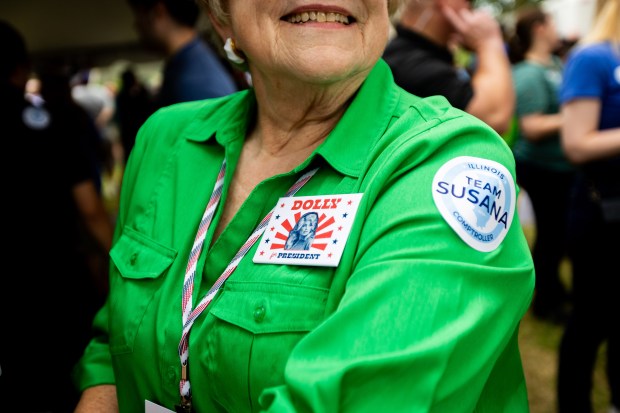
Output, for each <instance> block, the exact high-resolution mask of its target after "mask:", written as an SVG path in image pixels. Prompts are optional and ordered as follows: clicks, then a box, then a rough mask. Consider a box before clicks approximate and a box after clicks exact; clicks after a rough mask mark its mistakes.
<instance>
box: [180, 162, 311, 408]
mask: <svg viewBox="0 0 620 413" xmlns="http://www.w3.org/2000/svg"><path fill="white" fill-rule="evenodd" d="M317 170H318V168H316V169H313V170H311V171H309V172H307V173H305V174H304V175H302V176H301V177H300V178H299V179H298V180H297V182H295V183H294V184H293V186H291V188H290V189H289V190H288V192H287V193H286V196H287V197H289V196H293V195H294V194H295V193H296V192H297V191H299V189H301V187H302V186H304V185H305V184H306V182H308V181H309V180H310V178H312V176H313V175H314V174H315V173H316V171H317ZM225 172H226V159H224V161H223V162H222V167H221V168H220V173H219V174H218V176H217V180H216V182H215V187H214V188H213V193H212V194H211V198H210V199H209V202H208V203H207V207H206V208H205V212H204V214H203V216H202V220H201V221H200V225H199V226H198V231H197V232H196V237H195V239H194V245H192V250H191V252H190V254H189V259H188V262H187V268H186V269H185V281H184V283H183V298H182V310H183V334H182V336H181V342H180V343H179V357H180V358H181V382H180V385H179V387H180V392H181V406H178V407H180V408H181V410H180V411H191V402H190V400H191V391H190V384H189V377H188V374H187V373H188V372H187V366H188V361H189V351H188V350H189V331H190V329H191V328H192V325H193V324H194V321H195V320H196V318H197V317H198V316H199V315H200V314H201V313H202V312H203V311H204V310H205V309H206V308H207V306H208V305H209V304H210V303H211V300H213V297H215V294H217V292H218V291H219V289H220V288H221V287H222V285H223V284H224V282H225V281H226V280H227V279H228V277H230V275H231V274H232V273H233V272H234V271H235V270H236V269H237V266H238V265H239V262H240V261H241V260H242V259H243V257H244V256H245V254H246V253H247V252H248V251H249V250H250V248H252V245H254V243H255V242H256V241H257V240H258V239H259V238H260V237H261V235H262V234H263V232H264V231H265V227H266V226H267V223H269V219H270V218H271V215H272V214H273V211H274V209H275V207H274V209H272V210H271V211H269V213H268V214H267V215H266V216H265V218H263V220H262V221H261V222H260V224H258V226H257V227H256V229H255V230H254V232H252V234H251V235H250V237H249V238H248V240H247V241H246V242H245V243H244V244H243V245H242V246H241V248H240V249H239V251H238V252H237V254H235V256H234V257H233V259H232V260H231V261H230V263H229V264H228V266H227V267H226V269H225V270H224V272H223V273H222V275H220V277H219V278H218V279H217V281H215V283H214V284H213V286H212V287H211V288H210V289H209V291H208V292H207V293H206V294H205V296H204V297H203V298H202V300H200V302H199V303H198V305H196V307H195V308H193V309H192V293H193V291H194V277H195V275H196V264H197V262H198V258H199V257H200V253H201V251H202V247H203V245H204V240H205V236H206V234H207V231H208V230H209V226H210V225H211V219H212V218H213V215H214V214H215V210H216V209H217V206H218V204H219V202H220V198H221V196H222V187H223V185H224V175H225ZM183 409H185V410H183Z"/></svg>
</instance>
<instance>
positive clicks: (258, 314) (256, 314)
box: [254, 305, 266, 323]
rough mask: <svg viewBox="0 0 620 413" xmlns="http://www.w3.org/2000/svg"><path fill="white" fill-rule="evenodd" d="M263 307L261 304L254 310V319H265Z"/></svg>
mask: <svg viewBox="0 0 620 413" xmlns="http://www.w3.org/2000/svg"><path fill="white" fill-rule="evenodd" d="M265 313H266V311H265V307H263V306H262V305H261V306H260V307H256V309H255V310H254V321H256V322H257V323H261V322H262V321H263V320H264V319H265Z"/></svg>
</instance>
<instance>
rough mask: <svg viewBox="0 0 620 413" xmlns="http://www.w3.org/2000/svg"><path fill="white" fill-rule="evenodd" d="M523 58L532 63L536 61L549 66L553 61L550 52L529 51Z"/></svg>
mask: <svg viewBox="0 0 620 413" xmlns="http://www.w3.org/2000/svg"><path fill="white" fill-rule="evenodd" d="M525 60H527V61H528V62H532V63H537V64H539V65H542V66H549V65H551V63H552V62H553V59H552V57H551V53H549V52H536V51H530V52H527V53H526V54H525Z"/></svg>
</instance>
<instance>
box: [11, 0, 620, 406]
mask: <svg viewBox="0 0 620 413" xmlns="http://www.w3.org/2000/svg"><path fill="white" fill-rule="evenodd" d="M128 2H129V4H130V6H131V9H132V11H133V13H134V19H135V27H136V29H137V31H138V33H139V35H140V38H141V40H142V41H143V44H144V46H145V47H148V48H150V49H151V50H154V51H157V52H159V53H161V58H162V61H163V62H164V66H163V71H162V82H161V84H159V85H158V86H157V87H156V88H153V87H151V86H150V85H148V84H147V83H146V82H145V80H144V79H143V78H141V77H140V72H139V70H138V69H137V68H136V66H135V65H133V64H129V65H127V66H126V67H125V68H124V70H123V71H122V73H120V74H119V76H118V79H116V81H114V82H108V83H101V82H98V80H97V79H96V78H95V77H94V76H93V73H95V72H96V69H97V68H84V67H80V68H76V67H71V66H70V65H67V64H46V65H40V66H37V67H34V66H33V65H32V64H31V63H32V62H31V60H30V58H29V55H28V50H27V45H26V44H25V42H24V39H23V37H21V35H20V34H19V32H17V31H15V30H14V28H12V26H11V25H10V24H8V23H6V22H0V23H1V25H0V30H1V32H0V38H1V42H2V44H3V45H9V46H7V48H4V49H3V55H4V56H3V58H2V63H1V73H0V74H1V76H2V77H1V79H0V81H1V82H2V94H1V95H0V100H1V101H0V103H1V105H2V106H1V111H0V116H2V123H3V125H9V126H8V133H9V134H10V135H7V139H6V141H8V143H7V148H8V149H10V150H9V151H8V152H5V153H6V154H9V156H10V157H11V158H14V159H12V161H13V162H12V163H11V166H10V168H9V169H8V170H7V171H5V172H6V174H8V175H4V176H12V177H15V179H14V180H13V184H14V186H15V188H13V186H11V188H9V189H10V191H11V192H9V193H11V202H10V203H11V204H13V205H12V206H11V218H10V219H9V220H11V221H13V222H11V223H9V225H8V226H7V227H8V228H9V234H8V235H9V236H8V237H7V239H8V240H10V242H11V243H14V244H15V245H17V246H18V248H16V250H17V251H18V252H17V253H15V254H13V253H12V254H13V256H12V257H11V258H13V257H16V258H17V259H18V261H17V262H16V265H17V271H21V267H22V266H27V267H31V266H36V268H35V271H34V273H36V274H38V275H36V276H32V277H36V279H32V280H30V279H26V280H24V279H18V278H12V277H3V281H2V284H1V287H0V294H1V297H0V301H1V303H0V304H1V307H0V322H1V326H0V328H1V329H0V331H1V332H2V339H1V340H0V343H1V344H0V366H1V368H2V373H3V374H2V376H0V410H2V411H5V410H4V409H2V407H3V406H4V403H5V400H9V399H16V400H17V401H20V402H21V400H23V399H24V398H26V399H27V396H28V395H27V393H28V392H25V394H24V393H23V387H24V386H26V385H25V384H24V383H30V382H32V381H38V380H45V381H47V383H48V384H47V385H46V386H40V387H44V388H46V389H47V390H49V392H48V393H47V395H46V397H45V398H44V399H45V400H44V402H43V401H42V403H41V406H34V407H33V410H32V411H53V412H65V411H70V406H74V405H75V401H76V397H77V394H75V395H72V390H71V385H70V384H69V375H70V367H71V365H72V364H73V363H74V362H75V361H76V360H77V358H78V357H79V354H78V352H79V351H80V350H81V349H82V348H83V346H84V343H85V335H86V334H87V332H88V331H89V324H90V321H91V319H92V317H94V314H95V310H96V309H97V308H98V307H99V305H100V303H101V302H103V300H105V297H106V288H107V286H106V283H107V281H106V277H107V276H106V272H107V253H108V250H109V248H110V243H111V240H112V234H113V231H114V216H115V208H116V202H117V199H116V196H117V195H118V190H119V186H120V185H121V183H122V171H123V168H124V165H125V164H126V163H127V162H131V157H130V154H131V150H132V147H133V144H134V142H135V139H136V135H137V134H138V131H139V129H140V126H141V125H142V123H143V122H144V121H145V120H146V119H147V117H148V116H150V115H151V114H152V113H153V112H154V111H156V110H157V109H158V108H161V107H163V106H167V105H171V104H174V103H177V102H183V101H188V100H199V99H206V98H214V97H218V96H223V95H226V94H229V93H234V92H236V91H238V90H242V89H244V88H247V87H251V78H250V77H249V75H248V74H247V73H245V72H244V71H243V69H242V68H239V67H237V66H235V65H233V64H231V63H230V62H229V61H228V60H226V58H225V53H224V51H223V49H222V47H223V45H222V44H218V43H217V41H215V40H214V37H212V36H205V35H204V34H203V33H201V32H199V31H198V29H197V28H196V23H197V21H198V17H199V13H200V11H199V9H198V8H197V7H196V5H195V4H194V3H193V2H184V1H181V2H179V1H173V0H129V1H128ZM457 3H458V4H457ZM394 29H395V30H394V35H393V37H392V39H391V41H390V42H389V43H388V45H387V47H386V50H385V54H384V59H385V60H386V61H387V63H388V64H389V65H390V67H391V68H392V72H393V74H394V77H395V80H396V82H397V83H398V84H399V85H400V86H401V87H402V88H404V89H406V90H408V91H410V92H411V93H413V94H416V95H418V96H422V97H426V96H434V95H442V96H444V97H445V98H446V99H447V100H448V101H449V102H450V103H451V104H452V105H453V106H455V107H457V108H459V109H462V110H464V111H466V112H469V113H471V114H473V115H474V116H476V117H478V118H480V119H481V120H483V121H484V122H486V123H488V124H489V125H490V126H491V127H492V128H493V129H495V130H496V131H497V133H498V135H500V136H501V137H502V138H503V139H504V140H505V141H506V144H507V145H509V146H510V147H511V148H512V150H513V153H514V156H515V161H516V166H517V168H516V170H517V182H518V183H519V186H520V190H521V191H522V193H526V194H527V196H528V198H529V200H530V201H531V205H532V210H533V214H534V219H535V225H536V233H535V240H534V242H533V244H532V255H533V259H534V264H535V269H536V290H535V296H534V299H533V302H532V306H531V311H532V314H533V315H534V316H535V317H537V318H539V319H540V320H543V321H545V322H549V323H554V324H557V325H561V326H562V327H563V328H564V334H563V338H562V342H561V345H560V347H559V348H558V354H559V368H558V384H557V389H555V391H556V392H557V400H558V412H560V413H567V412H577V413H590V412H592V411H593V410H592V401H591V393H592V372H593V369H594V365H595V363H596V359H597V355H598V354H599V349H600V347H601V346H602V345H606V346H607V352H606V357H607V359H606V363H607V364H606V368H607V376H608V382H609V388H610V395H611V400H610V406H609V413H612V412H616V413H618V412H619V410H618V409H619V408H620V388H619V387H618V386H619V383H620V367H619V366H618V357H619V354H618V350H619V349H618V334H619V333H620V328H619V327H618V326H619V325H620V321H619V317H618V316H619V312H618V305H617V302H616V301H615V299H616V298H617V296H618V293H619V292H620V290H619V288H618V284H619V283H618V279H619V277H618V270H617V263H616V261H615V258H616V257H615V254H617V253H618V251H620V232H619V228H620V212H619V211H620V201H619V200H620V179H619V178H620V6H619V0H600V1H599V2H598V6H597V13H596V19H595V20H594V21H593V22H592V29H591V31H590V32H589V33H587V34H584V35H583V36H581V37H580V38H570V39H567V38H562V37H561V36H560V33H559V32H558V30H557V28H556V25H555V23H554V20H553V17H552V16H551V15H550V14H549V13H548V12H546V11H545V10H544V9H543V8H541V7H535V6H531V7H529V6H528V7H524V8H523V9H520V10H517V12H516V14H515V16H514V21H513V22H512V23H511V24H510V25H508V24H505V23H500V21H499V20H498V18H496V17H494V16H492V15H491V14H490V13H489V12H487V11H484V10H479V9H476V8H475V7H473V6H472V5H471V4H470V3H469V2H468V1H467V0H446V1H444V0H411V1H409V2H408V3H407V4H406V5H405V6H404V8H403V9H402V10H401V11H400V12H399V13H398V15H397V19H396V20H395V21H394ZM11 45H12V46H11ZM459 54H461V55H462V54H464V55H465V56H467V59H465V60H462V59H461V61H460V62H457V59H456V57H457V55H459ZM463 62H465V63H464V64H463ZM5 130H6V129H5ZM3 133H5V132H3ZM41 142H44V143H41ZM7 162H8V161H7ZM16 165H17V166H16ZM50 171H53V172H50ZM13 184H12V185H13ZM12 191H14V192H12ZM14 194H17V196H15V195H14ZM5 216H7V215H5ZM56 234H64V237H65V238H63V239H59V238H57V237H56ZM564 262H569V263H570V278H569V282H568V283H567V282H566V279H565V278H563V277H562V275H561V272H560V269H561V268H562V263H564ZM31 264H32V265H31ZM63 267H64V268H67V272H66V273H65V274H56V273H54V272H53V270H52V268H63ZM84 275H87V276H84ZM25 290H26V291H31V290H38V291H36V292H34V293H33V294H32V295H31V294H30V293H26V291H25ZM25 293H26V294H28V295H26V297H28V298H26V299H24V300H23V301H21V305H19V304H13V303H14V300H15V299H17V300H20V295H22V294H25ZM78 296H79V297H78ZM18 302H19V301H18ZM22 307H27V309H26V310H23V309H22ZM16 310H17V311H16ZM58 323H61V324H66V325H67V328H66V329H64V330H63V331H62V332H59V330H58V328H57V327H56V326H57V325H58ZM52 325H54V328H50V326H52ZM31 331H32V332H33V333H32V334H31V333H30V332H31ZM42 331H44V332H45V334H47V335H48V336H53V335H56V334H62V335H64V336H65V338H64V340H63V342H62V343H59V344H58V345H52V344H50V343H52V340H50V342H49V343H41V337H42V336H41V332H42ZM23 343H26V344H23ZM67 343H70V344H67ZM22 344H23V345H22ZM74 344H75V345H74ZM26 351H28V352H29V353H28V354H30V355H32V354H36V356H29V357H19V355H18V354H16V353H25V352H26ZM57 354H63V357H57V356H56V355H57ZM35 370H37V371H40V370H47V371H53V373H54V374H41V375H37V376H35V377H33V374H32V373H33V371H35ZM20 393H21V395H20ZM50 401H54V402H53V403H52V404H46V403H48V402H50ZM67 402H68V403H67ZM32 403H36V401H33V402H32ZM37 409H39V410H37ZM7 411H9V410H7ZM20 411H23V410H20ZM27 411H31V410H27Z"/></svg>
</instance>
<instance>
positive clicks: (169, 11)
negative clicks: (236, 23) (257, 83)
mask: <svg viewBox="0 0 620 413" xmlns="http://www.w3.org/2000/svg"><path fill="white" fill-rule="evenodd" d="M128 2H129V5H130V6H131V9H132V11H133V14H134V25H135V28H136V31H137V32H138V35H139V37H140V41H141V42H142V43H143V44H144V46H145V47H146V48H148V49H150V50H153V51H157V52H160V53H163V54H164V55H165V56H166V60H165V62H164V68H163V73H162V83H161V86H160V88H159V90H158V93H157V96H156V98H155V104H154V106H155V107H154V109H158V108H160V107H163V106H168V105H171V104H174V103H179V102H186V101H194V100H201V99H207V98H213V97H220V96H224V95H228V94H230V93H232V92H235V91H237V90H238V89H239V86H238V85H237V82H236V80H235V77H234V75H233V69H232V67H231V66H227V64H226V63H225V61H224V60H223V59H222V58H221V57H220V56H219V55H218V54H217V53H216V52H215V51H214V50H213V49H212V48H211V47H210V45H209V44H208V43H206V42H205V41H204V39H203V38H202V37H201V34H200V32H199V31H198V29H197V22H198V19H199V17H200V13H201V10H200V7H199V6H198V5H197V4H196V3H195V2H194V1H193V0H128Z"/></svg>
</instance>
